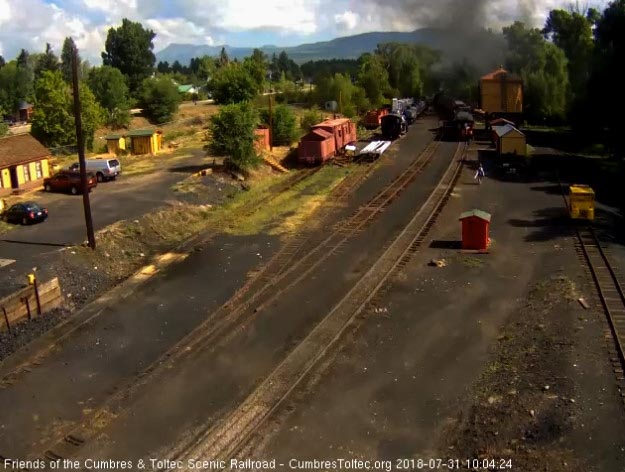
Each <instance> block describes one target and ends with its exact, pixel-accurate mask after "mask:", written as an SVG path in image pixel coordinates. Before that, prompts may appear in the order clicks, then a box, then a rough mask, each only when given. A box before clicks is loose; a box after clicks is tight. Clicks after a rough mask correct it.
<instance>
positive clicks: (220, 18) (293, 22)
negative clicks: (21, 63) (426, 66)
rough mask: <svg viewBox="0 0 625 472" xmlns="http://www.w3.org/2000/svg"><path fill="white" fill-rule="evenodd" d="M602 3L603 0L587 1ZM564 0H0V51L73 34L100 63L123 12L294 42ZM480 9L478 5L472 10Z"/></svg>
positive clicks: (184, 39)
mask: <svg viewBox="0 0 625 472" xmlns="http://www.w3.org/2000/svg"><path fill="white" fill-rule="evenodd" d="M589 3H590V4H591V5H595V6H602V5H604V4H605V3H607V2H606V1H605V0H595V1H592V0H591V1H590V2H589ZM568 4H570V1H567V0H518V1H515V0H263V1H259V0H0V54H2V55H3V56H4V57H5V59H11V58H13V57H15V56H16V55H17V54H18V53H19V50H20V49H21V48H25V49H28V50H29V51H31V52H38V51H43V50H44V49H45V43H46V42H49V43H50V44H51V45H52V47H53V48H54V49H55V51H57V52H59V51H60V48H61V45H62V43H63V39H64V38H65V37H66V36H72V37H73V38H74V40H75V41H76V43H77V45H78V47H79V49H80V51H81V55H82V56H83V57H84V58H87V59H88V60H89V61H91V62H92V63H93V64H99V63H100V52H101V51H102V50H103V48H104V41H105V39H106V33H107V31H108V29H109V28H110V27H112V26H117V25H118V24H120V23H121V20H122V18H130V19H131V20H133V21H140V22H142V23H143V24H144V25H146V26H147V27H149V28H151V29H152V30H154V32H155V33H156V34H157V36H156V39H155V50H156V51H159V50H161V49H163V48H164V47H166V46H167V45H168V44H170V43H189V44H212V45H221V44H229V45H231V46H262V45H266V44H273V45H276V46H293V45H297V44H301V43H306V42H315V41H323V40H328V39H332V38H334V37H337V36H347V35H352V34H358V33H363V32H368V31H411V30H414V29H416V28H419V27H423V26H428V25H429V24H437V23H440V22H444V21H447V20H448V19H449V18H450V16H454V12H455V13H457V12H458V11H460V12H461V13H462V15H461V16H462V18H463V21H465V19H464V17H465V16H471V13H472V12H475V15H474V20H475V19H477V20H478V21H479V23H480V26H489V27H493V28H499V27H501V26H502V25H503V24H507V23H509V22H510V21H512V20H513V19H515V18H522V19H524V20H525V21H526V22H528V23H532V24H534V25H540V24H541V23H542V22H543V21H544V18H545V15H546V14H547V12H548V11H549V10H550V9H551V8H556V7H566V6H567V5H568ZM480 7H482V10H480V11H478V10H479V9H480Z"/></svg>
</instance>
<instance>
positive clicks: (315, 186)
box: [220, 166, 347, 235]
mask: <svg viewBox="0 0 625 472" xmlns="http://www.w3.org/2000/svg"><path fill="white" fill-rule="evenodd" d="M346 175H347V173H346V171H345V169H341V168H338V167H333V166H327V167H324V168H323V169H321V170H320V171H319V172H317V173H316V174H314V175H313V176H312V177H310V178H308V179H306V180H304V181H303V182H300V183H299V184H298V185H296V186H295V187H293V188H291V189H289V190H287V191H285V192H282V193H281V194H280V195H278V196H277V197H276V198H274V199H272V200H271V201H270V202H269V203H268V204H267V205H264V206H262V207H261V208H259V209H258V210H256V211H255V212H254V213H253V214H251V215H249V216H245V217H244V218H242V219H239V218H237V217H236V212H235V213H233V210H234V209H235V208H237V207H239V205H241V204H245V201H246V200H248V199H250V198H253V199H256V198H262V194H263V193H264V192H268V191H269V192H271V191H272V190H271V186H272V185H270V186H268V187H267V188H266V189H262V188H261V189H258V190H257V192H258V193H257V194H256V195H248V194H243V195H240V197H241V198H235V201H234V202H233V203H232V204H231V205H226V206H224V207H223V209H220V211H223V212H224V213H229V214H231V215H233V216H234V219H233V221H232V222H231V223H230V224H229V225H228V229H227V232H229V233H230V234H237V235H249V234H257V233H260V232H262V231H269V233H270V234H274V235H279V234H287V233H291V232H294V231H297V230H298V229H299V228H301V227H302V226H304V225H311V224H314V223H313V222H312V221H311V220H310V216H311V215H312V213H313V212H314V211H315V210H316V209H317V208H319V206H321V205H322V204H323V203H324V202H325V201H326V200H327V197H328V194H329V193H330V192H331V191H332V189H333V188H334V187H335V186H336V185H337V184H338V183H339V182H340V181H341V180H342V179H343V178H345V176H346ZM279 177H281V178H285V177H286V176H279ZM276 181H281V179H276ZM276 181H274V182H276ZM276 183H277V182H276ZM223 216H224V217H225V218H228V216H227V215H223Z"/></svg>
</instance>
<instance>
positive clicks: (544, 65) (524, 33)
mask: <svg viewBox="0 0 625 472" xmlns="http://www.w3.org/2000/svg"><path fill="white" fill-rule="evenodd" d="M503 33H504V36H505V38H506V40H507V42H508V49H509V52H508V57H507V60H506V65H507V68H508V69H509V70H510V71H511V72H514V73H516V74H518V75H520V76H521V78H522V79H523V86H524V104H523V108H524V110H525V113H526V115H527V116H528V117H529V118H530V119H531V120H539V121H543V120H562V119H563V118H564V116H565V113H566V109H567V93H568V92H567V90H568V86H569V78H568V70H567V61H566V56H565V55H564V52H563V51H562V49H560V48H559V47H558V46H556V45H555V44H553V43H550V42H547V41H546V40H545V38H544V37H543V35H542V32H541V31H540V30H538V29H527V28H525V25H524V24H523V23H521V22H518V21H517V22H515V23H514V24H513V25H511V26H509V27H506V28H504V29H503Z"/></svg>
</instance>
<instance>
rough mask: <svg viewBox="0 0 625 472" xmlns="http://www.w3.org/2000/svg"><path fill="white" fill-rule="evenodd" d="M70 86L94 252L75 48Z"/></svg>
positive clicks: (81, 175) (84, 202)
mask: <svg viewBox="0 0 625 472" xmlns="http://www.w3.org/2000/svg"><path fill="white" fill-rule="evenodd" d="M72 85H73V89H74V121H75V123H76V142H77V143H78V162H79V164H80V186H81V187H82V204H83V207H84V210H85V223H86V225H87V240H88V241H89V247H90V248H91V249H94V250H95V235H94V234H93V220H92V219H91V204H90V202H89V189H88V188H87V167H86V165H85V137H84V135H83V132H82V118H81V109H80V92H79V88H78V49H77V48H76V47H75V46H74V50H73V51H72Z"/></svg>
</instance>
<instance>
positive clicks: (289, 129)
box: [260, 105, 297, 146]
mask: <svg viewBox="0 0 625 472" xmlns="http://www.w3.org/2000/svg"><path fill="white" fill-rule="evenodd" d="M260 116H261V121H262V122H263V123H264V124H265V125H269V110H268V109H263V110H261V112H260ZM272 121H273V128H272V130H271V131H272V132H271V141H272V144H273V145H274V146H288V145H290V144H291V143H292V142H293V141H295V139H296V138H297V117H296V116H295V113H293V110H292V109H291V108H290V107H288V106H287V105H278V106H277V107H275V108H274V110H273V120H272Z"/></svg>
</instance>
